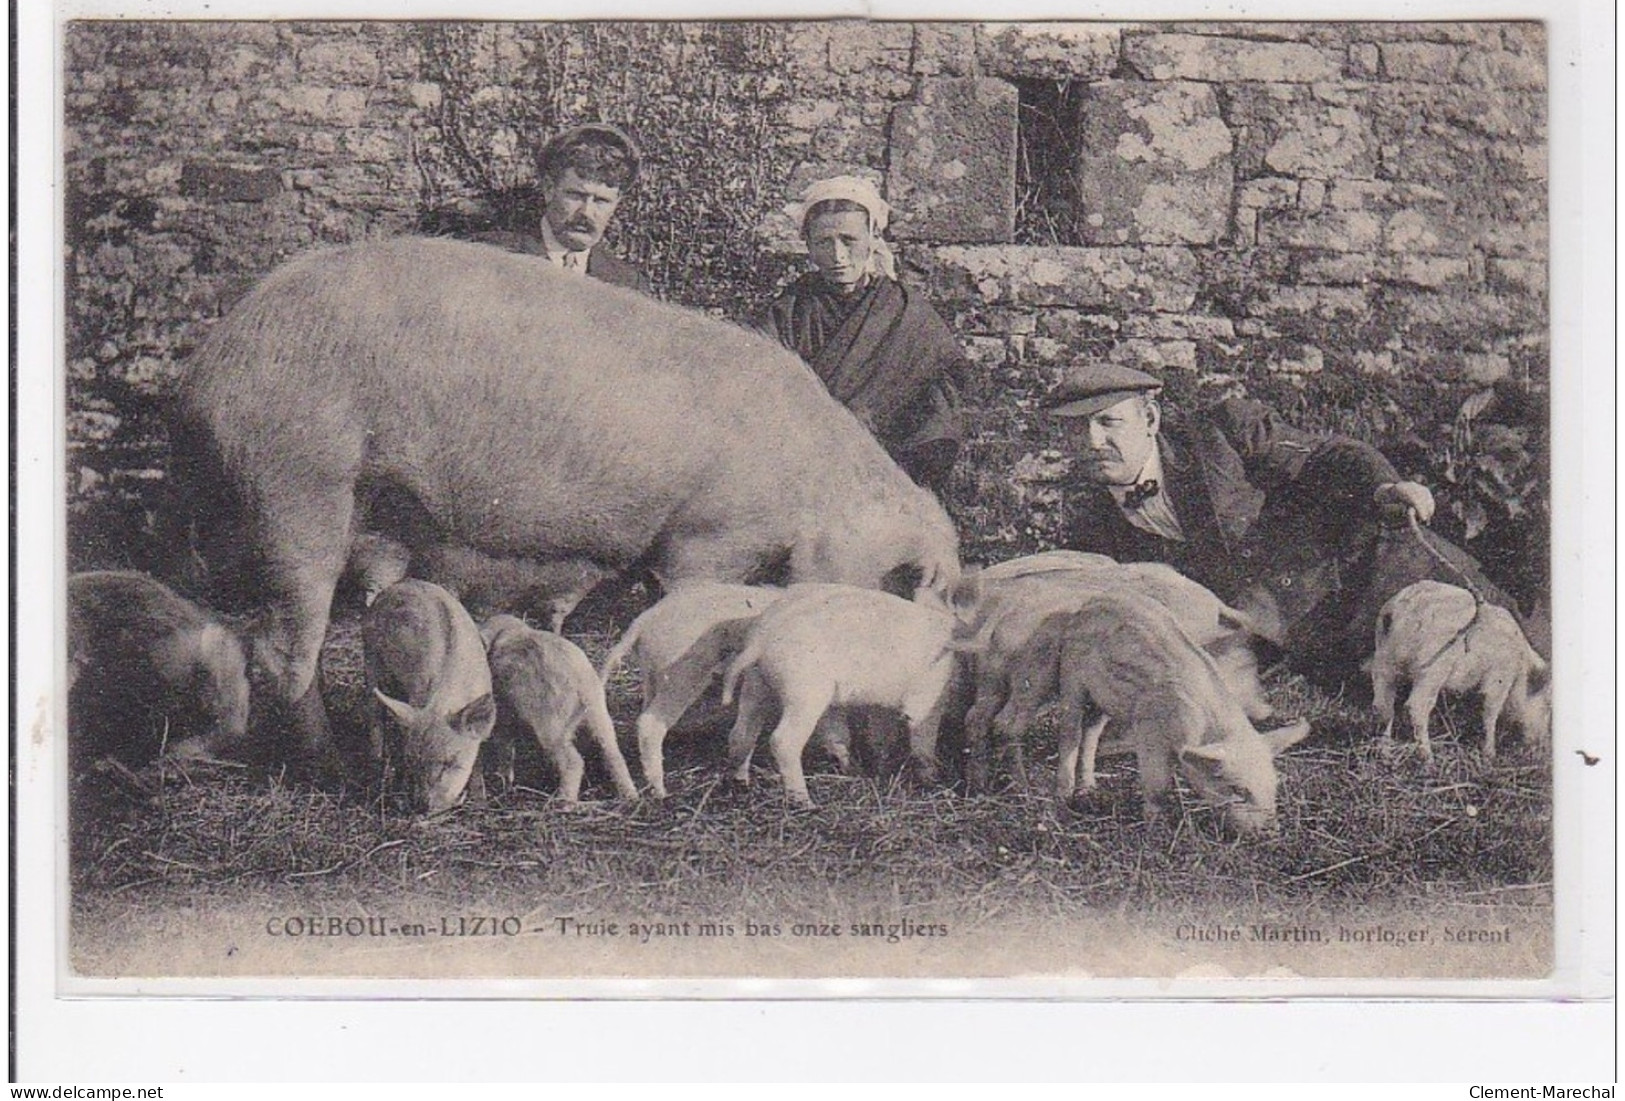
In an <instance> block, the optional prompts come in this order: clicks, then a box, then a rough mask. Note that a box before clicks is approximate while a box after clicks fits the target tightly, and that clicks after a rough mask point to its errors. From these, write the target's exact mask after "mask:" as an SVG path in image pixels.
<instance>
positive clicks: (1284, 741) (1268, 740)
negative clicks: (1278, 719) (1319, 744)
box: [1262, 719, 1309, 757]
mask: <svg viewBox="0 0 1625 1101" xmlns="http://www.w3.org/2000/svg"><path fill="white" fill-rule="evenodd" d="M1262 736H1263V739H1264V744H1265V745H1267V746H1269V747H1270V756H1271V757H1274V756H1275V755H1276V754H1278V753H1280V752H1281V751H1282V750H1283V749H1286V748H1288V747H1289V746H1295V745H1297V744H1298V743H1299V742H1301V741H1303V740H1304V739H1305V738H1307V737H1308V736H1309V720H1308V719H1299V720H1298V721H1297V722H1295V723H1289V724H1287V725H1286V726H1279V727H1276V728H1275V729H1274V730H1266V731H1264V733H1263V735H1262Z"/></svg>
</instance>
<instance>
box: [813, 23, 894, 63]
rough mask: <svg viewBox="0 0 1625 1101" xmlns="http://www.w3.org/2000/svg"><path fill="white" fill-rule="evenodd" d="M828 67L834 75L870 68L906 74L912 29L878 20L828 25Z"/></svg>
mask: <svg viewBox="0 0 1625 1101" xmlns="http://www.w3.org/2000/svg"><path fill="white" fill-rule="evenodd" d="M827 42H828V47H827V48H828V50H829V67H830V69H831V70H832V71H834V72H837V73H861V72H866V71H868V70H869V69H874V68H896V69H900V70H902V71H906V70H907V66H908V60H909V55H910V53H911V52H912V50H913V46H914V26H913V24H911V23H892V22H886V21H884V20H880V19H843V20H838V21H836V22H834V23H831V24H830V25H829V37H828V39H827Z"/></svg>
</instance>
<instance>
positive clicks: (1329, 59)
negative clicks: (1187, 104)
mask: <svg viewBox="0 0 1625 1101" xmlns="http://www.w3.org/2000/svg"><path fill="white" fill-rule="evenodd" d="M1123 60H1124V61H1126V62H1128V64H1129V65H1131V66H1132V67H1133V68H1134V70H1135V72H1137V73H1139V74H1140V75H1141V76H1142V77H1144V78H1146V79H1147V80H1206V81H1213V82H1215V83H1231V82H1234V81H1279V82H1282V83H1313V82H1315V81H1320V80H1336V79H1337V78H1338V77H1340V76H1341V75H1342V65H1341V62H1340V59H1339V58H1338V56H1337V55H1336V54H1335V53H1332V52H1330V51H1326V50H1321V49H1318V48H1316V47H1314V46H1311V45H1308V44H1306V43H1302V42H1260V41H1257V40H1254V39H1247V38H1223V37H1218V36H1209V35H1197V34H1140V33H1137V32H1136V33H1130V34H1127V35H1125V36H1124V38H1123Z"/></svg>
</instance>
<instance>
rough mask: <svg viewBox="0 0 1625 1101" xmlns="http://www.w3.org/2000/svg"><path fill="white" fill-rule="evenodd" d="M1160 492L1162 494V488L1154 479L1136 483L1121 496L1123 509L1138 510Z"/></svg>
mask: <svg viewBox="0 0 1625 1101" xmlns="http://www.w3.org/2000/svg"><path fill="white" fill-rule="evenodd" d="M1160 492H1162V487H1161V486H1159V485H1158V484H1157V480H1156V479H1155V478H1147V479H1146V480H1145V481H1143V482H1136V483H1135V484H1134V485H1133V486H1132V487H1131V488H1130V489H1129V491H1128V492H1127V493H1125V494H1123V507H1124V508H1139V507H1140V506H1141V505H1143V504H1145V503H1146V502H1147V501H1149V500H1151V498H1153V497H1155V496H1156V495H1157V494H1158V493H1160Z"/></svg>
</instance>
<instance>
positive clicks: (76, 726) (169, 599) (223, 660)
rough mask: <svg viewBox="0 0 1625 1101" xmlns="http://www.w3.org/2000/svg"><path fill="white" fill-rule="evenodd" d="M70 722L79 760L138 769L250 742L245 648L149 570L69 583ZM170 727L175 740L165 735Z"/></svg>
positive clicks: (225, 752)
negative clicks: (111, 761)
mask: <svg viewBox="0 0 1625 1101" xmlns="http://www.w3.org/2000/svg"><path fill="white" fill-rule="evenodd" d="M68 679H69V684H70V686H71V687H70V689H69V694H68V728H69V731H70V745H71V750H70V756H72V757H73V758H74V759H75V760H84V759H87V758H89V757H98V756H102V755H104V754H113V755H115V756H117V757H119V758H121V759H122V760H124V761H125V762H126V763H127V764H131V765H139V764H144V763H145V762H146V761H148V760H150V759H152V758H153V757H155V756H157V754H158V753H159V751H160V750H162V751H164V752H165V753H167V754H168V755H169V756H172V757H215V756H230V755H233V754H234V753H240V752H241V751H242V750H244V749H245V748H246V746H245V744H244V743H245V740H246V739H245V735H246V733H247V730H248V677H247V674H246V671H245V663H244V658H243V647H242V644H241V643H240V642H239V641H238V639H237V637H236V635H234V634H233V633H232V632H231V631H230V630H229V629H228V628H227V627H226V626H225V625H223V624H222V623H220V622H219V621H218V620H216V619H215V618H214V616H212V615H211V614H210V613H208V612H207V611H205V610H204V609H202V608H200V607H198V606H197V605H196V604H194V603H192V602H191V601H190V600H187V599H186V598H184V597H182V596H178V595H176V594H175V593H174V592H172V591H170V590H169V589H168V588H167V587H166V586H165V585H163V584H162V583H161V582H158V581H155V580H153V579H152V578H150V577H148V576H147V575H146V574H142V573H134V572H131V571H127V570H106V571H97V572H93V573H80V574H75V575H74V576H72V577H70V578H69V579H68ZM166 729H167V732H168V733H167V738H168V740H167V741H165V736H164V734H163V731H165V730H166Z"/></svg>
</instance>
